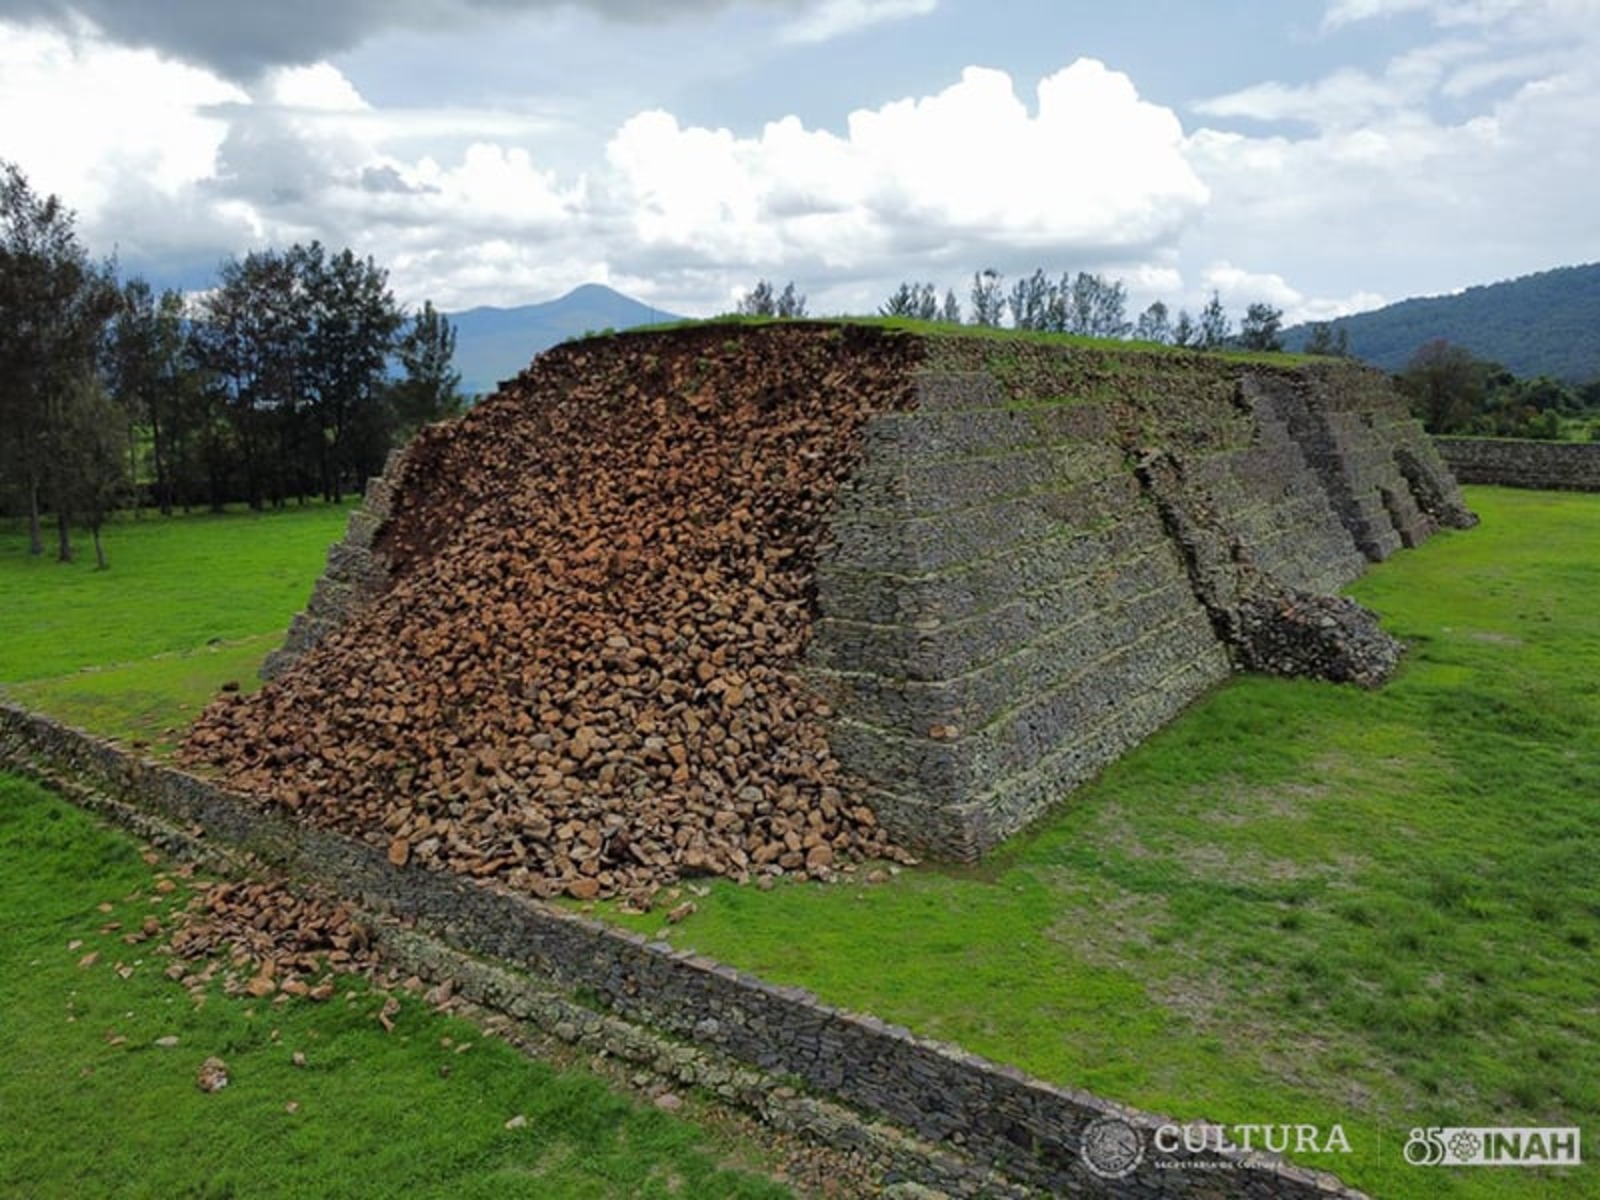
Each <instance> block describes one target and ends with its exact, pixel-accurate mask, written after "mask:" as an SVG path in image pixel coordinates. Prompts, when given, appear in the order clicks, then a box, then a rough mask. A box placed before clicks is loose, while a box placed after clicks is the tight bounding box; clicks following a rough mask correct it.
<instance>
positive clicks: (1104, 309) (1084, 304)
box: [1062, 271, 1132, 338]
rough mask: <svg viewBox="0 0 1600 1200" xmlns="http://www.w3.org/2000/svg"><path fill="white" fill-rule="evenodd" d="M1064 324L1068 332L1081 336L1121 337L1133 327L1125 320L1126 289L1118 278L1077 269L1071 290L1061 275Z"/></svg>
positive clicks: (1126, 308) (1125, 335) (1126, 307)
mask: <svg viewBox="0 0 1600 1200" xmlns="http://www.w3.org/2000/svg"><path fill="white" fill-rule="evenodd" d="M1062 285H1063V286H1062V291H1063V292H1064V293H1065V296H1064V299H1065V309H1066V313H1065V325H1064V328H1065V329H1066V331H1067V332H1068V333H1076V334H1079V335H1081V336H1083V337H1096V338H1122V337H1127V336H1128V331H1129V330H1130V329H1131V328H1132V326H1130V325H1129V324H1128V320H1127V310H1128V291H1127V289H1126V288H1125V287H1123V285H1122V283H1121V281H1120V280H1119V281H1117V282H1112V281H1110V280H1107V279H1105V278H1104V277H1103V276H1100V275H1093V274H1089V273H1088V272H1085V271H1079V272H1078V274H1077V277H1076V278H1075V279H1073V281H1072V285H1071V288H1070V290H1069V289H1068V288H1067V287H1066V280H1065V278H1064V277H1063V280H1062Z"/></svg>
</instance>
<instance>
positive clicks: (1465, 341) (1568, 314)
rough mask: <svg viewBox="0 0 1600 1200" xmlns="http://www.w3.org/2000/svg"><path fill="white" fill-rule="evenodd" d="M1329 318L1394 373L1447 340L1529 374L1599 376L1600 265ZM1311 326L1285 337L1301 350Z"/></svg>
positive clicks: (1365, 354)
mask: <svg viewBox="0 0 1600 1200" xmlns="http://www.w3.org/2000/svg"><path fill="white" fill-rule="evenodd" d="M1330 324H1331V325H1332V326H1333V328H1334V329H1335V330H1336V331H1337V330H1338V329H1341V328H1342V329H1344V330H1345V331H1346V333H1347V334H1348V336H1349V339H1350V351H1351V353H1353V354H1354V355H1356V357H1358V358H1361V359H1363V360H1365V361H1366V362H1369V363H1372V364H1373V365H1374V366H1378V367H1382V368H1384V369H1385V370H1388V371H1399V370H1403V369H1404V367H1405V365H1406V363H1407V361H1408V360H1409V359H1410V358H1411V356H1412V355H1413V354H1414V353H1416V350H1417V347H1419V346H1421V345H1423V344H1424V343H1425V342H1429V341H1432V340H1433V339H1434V338H1444V339H1445V340H1446V341H1448V342H1451V343H1453V344H1454V345H1457V346H1464V347H1465V348H1466V349H1468V350H1470V351H1471V352H1472V353H1473V354H1474V355H1475V356H1477V357H1478V358H1482V359H1487V360H1489V361H1491V362H1497V363H1500V364H1501V365H1502V366H1504V367H1506V368H1507V369H1509V370H1510V371H1511V372H1512V373H1513V374H1514V375H1517V376H1520V377H1523V378H1532V377H1533V376H1537V375H1549V376H1552V377H1553V378H1556V379H1560V380H1563V381H1564V382H1567V383H1573V384H1581V383H1588V382H1589V381H1590V380H1593V379H1600V263H1590V264H1587V265H1585V266H1576V267H1557V268H1556V269H1554V270H1551V271H1541V272H1539V273H1538V274H1536V275H1524V276H1522V277H1520V278H1518V279H1509V280H1506V281H1504V282H1502V283H1491V284H1485V285H1483V286H1480V287H1470V288H1468V289H1466V291H1464V292H1460V293H1458V294H1456V295H1453V296H1427V297H1420V298H1417V299H1414V300H1401V301H1400V302H1399V303H1396V304H1390V305H1388V306H1387V307H1384V308H1379V309H1374V310H1373V311H1372V312H1364V313H1356V314H1354V315H1352V316H1348V317H1340V318H1339V319H1338V320H1335V321H1332V322H1330ZM1309 332H1310V327H1309V326H1306V325H1297V326H1295V327H1294V328H1292V329H1288V330H1286V331H1285V332H1284V343H1285V345H1286V346H1287V347H1288V348H1289V349H1291V350H1299V349H1300V348H1301V347H1302V346H1304V345H1305V340H1306V337H1307V336H1308V335H1309Z"/></svg>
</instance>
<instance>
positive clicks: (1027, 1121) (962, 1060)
mask: <svg viewBox="0 0 1600 1200" xmlns="http://www.w3.org/2000/svg"><path fill="white" fill-rule="evenodd" d="M0 764H5V765H6V766H7V767H8V768H10V769H16V770H21V771H23V772H25V773H28V774H32V775H34V776H35V777H38V778H42V779H45V780H47V781H53V782H56V783H57V784H59V785H63V786H65V787H67V788H68V789H69V790H73V791H77V792H78V793H79V798H80V799H84V798H85V796H86V794H87V793H92V794H93V797H94V798H95V799H94V802H96V803H99V804H102V805H106V806H110V807H118V806H126V807H127V809H129V810H131V813H132V814H147V815H153V816H154V817H155V818H157V819H158V820H160V821H162V822H166V823H170V824H171V825H174V826H176V827H177V829H178V830H182V831H186V832H185V833H184V835H183V836H186V837H189V838H196V837H198V838H201V839H203V840H204V841H206V842H214V843H220V844H222V845H224V846H228V847H237V848H240V849H242V850H244V851H247V852H248V853H249V854H250V855H252V856H253V857H254V858H255V859H256V860H257V861H259V862H261V863H264V864H266V865H268V866H270V867H272V868H274V869H276V870H280V871H283V872H285V873H286V874H288V875H290V876H291V877H296V878H309V879H313V880H316V881H318V882H319V883H321V884H323V885H325V886H328V887H331V888H332V889H333V890H334V891H335V892H336V893H337V894H339V895H341V896H343V897H345V898H348V899H349V900H351V901H353V902H355V903H358V904H360V905H362V906H363V907H365V908H367V909H369V910H374V911H378V912H382V913H386V914H389V915H392V916H397V917H402V918H407V919H409V920H411V921H414V922H415V923H416V926H417V928H418V930H419V931H422V932H426V933H428V934H431V935H433V936H435V937H437V938H438V939H440V940H441V941H443V942H445V943H446V944H448V945H450V946H453V947H456V948H459V949H461V950H464V951H468V952H471V953H473V954H479V955H487V956H490V957H492V958H494V959H497V960H499V961H500V962H502V963H504V964H508V965H509V966H511V967H513V968H516V969H517V970H519V971H523V972H528V973H531V974H532V975H534V976H537V977H538V978H539V979H542V980H544V981H548V982H551V983H554V984H556V985H559V986H560V987H562V988H565V989H568V990H569V991H572V992H576V993H579V994H582V995H585V996H588V997H590V998H591V999H592V1001H593V1002H594V1003H595V1004H596V1005H598V1006H599V1007H600V1009H601V1010H603V1011H605V1012H608V1013H610V1014H612V1015H614V1016H616V1017H620V1018H624V1019H626V1020H627V1021H629V1022H636V1023H638V1024H640V1025H643V1026H647V1027H649V1028H652V1029H655V1030H658V1031H661V1032H663V1033H665V1034H667V1035H669V1036H671V1037H674V1038H676V1039H679V1040H680V1041H681V1042H682V1043H683V1044H684V1045H685V1046H687V1047H697V1048H701V1049H705V1050H708V1051H713V1052H715V1053H717V1054H719V1055H723V1056H726V1057H727V1058H728V1059H731V1060H734V1061H735V1062H738V1063H743V1064H746V1065H748V1066H750V1067H753V1068H757V1069H758V1070H759V1071H761V1072H764V1073H765V1074H766V1075H767V1076H768V1077H787V1079H788V1080H789V1081H791V1082H792V1081H799V1082H800V1083H802V1084H803V1085H804V1087H805V1088H807V1089H810V1090H812V1091H814V1092H816V1093H820V1094H821V1095H823V1096H826V1097H829V1098H831V1099H833V1100H835V1101H838V1102H842V1103H843V1104H845V1105H847V1106H849V1107H851V1108H854V1109H856V1110H859V1111H861V1112H863V1113H866V1114H868V1115H869V1116H870V1117H872V1118H873V1119H881V1120H887V1121H889V1122H892V1123H893V1124H894V1125H896V1126H898V1127H899V1128H901V1129H904V1130H907V1131H909V1132H910V1133H912V1134H914V1135H915V1136H916V1138H918V1139H920V1140H921V1141H922V1142H923V1143H925V1144H928V1145H930V1146H931V1147H933V1148H934V1154H933V1156H932V1157H931V1158H928V1159H926V1161H929V1162H932V1163H933V1164H934V1165H935V1166H936V1167H937V1169H938V1176H937V1179H936V1180H933V1181H934V1182H936V1183H937V1184H938V1185H939V1186H940V1187H941V1188H943V1189H946V1190H948V1191H949V1192H950V1193H952V1194H956V1195H965V1196H995V1195H1015V1194H1018V1192H1019V1191H1029V1192H1032V1193H1034V1194H1038V1193H1043V1194H1046V1195H1056V1196H1062V1195H1065V1196H1103V1197H1129V1198H1139V1200H1151V1198H1155V1197H1167V1196H1171V1197H1186V1198H1193V1200H1198V1198H1221V1197H1245V1198H1262V1200H1265V1198H1269V1197H1271V1198H1286V1200H1302V1198H1304V1200H1312V1198H1314V1197H1320V1198H1324V1200H1326V1198H1327V1197H1337V1196H1357V1195H1359V1193H1356V1192H1353V1191H1351V1190H1349V1189H1347V1188H1345V1187H1344V1186H1343V1185H1342V1184H1340V1182H1339V1181H1338V1180H1337V1179H1336V1178H1334V1177H1333V1176H1330V1175H1328V1174H1326V1173H1322V1172H1316V1171H1310V1170H1306V1169H1303V1168H1300V1167H1297V1166H1293V1165H1291V1164H1289V1163H1286V1162H1284V1161H1282V1160H1280V1159H1275V1158H1273V1157H1272V1156H1270V1155H1262V1154H1258V1153H1255V1154H1245V1153H1242V1152H1236V1151H1220V1152H1211V1151H1204V1152H1199V1153H1195V1154H1185V1158H1186V1159H1188V1160H1190V1161H1191V1162H1194V1163H1199V1164H1200V1166H1198V1167H1194V1168H1191V1169H1186V1170H1174V1169H1164V1168H1162V1167H1161V1166H1159V1165H1158V1164H1157V1163H1156V1162H1155V1161H1154V1160H1153V1159H1151V1158H1149V1157H1146V1158H1145V1160H1144V1161H1143V1162H1142V1163H1141V1164H1140V1165H1139V1166H1138V1167H1137V1168H1135V1169H1134V1170H1132V1171H1131V1173H1129V1174H1127V1175H1126V1176H1124V1177H1122V1178H1118V1179H1104V1178H1101V1177H1100V1176H1099V1175H1097V1174H1095V1173H1092V1172H1090V1171H1089V1170H1088V1169H1087V1168H1086V1167H1085V1166H1084V1164H1083V1162H1082V1161H1081V1159H1080V1156H1079V1148H1080V1144H1081V1140H1082V1137H1083V1134H1084V1131H1085V1129H1086V1128H1087V1127H1088V1126H1089V1124H1090V1123H1091V1122H1093V1121H1096V1120H1099V1119H1101V1118H1106V1117H1115V1118H1119V1119H1121V1120H1123V1121H1125V1122H1127V1123H1128V1124H1129V1125H1130V1126H1131V1127H1132V1128H1134V1129H1135V1130H1138V1131H1140V1132H1141V1134H1142V1135H1143V1136H1144V1139H1145V1142H1146V1144H1149V1139H1150V1135H1151V1133H1152V1132H1153V1130H1154V1129H1155V1128H1157V1127H1158V1126H1159V1125H1162V1124H1165V1123H1167V1122H1166V1120H1165V1119H1164V1118H1160V1117H1157V1116H1154V1115H1152V1114H1149V1113H1143V1112H1139V1111H1136V1110H1130V1109H1126V1108H1123V1107H1121V1106H1118V1105H1115V1104H1112V1103H1110V1102H1107V1101H1105V1100H1102V1099H1100V1098H1098V1097H1096V1096H1093V1095H1090V1094H1089V1093H1086V1092H1080V1091H1076V1090H1073V1089H1069V1088H1063V1087H1057V1086H1054V1085H1051V1084H1048V1083H1044V1082H1042V1081H1040V1080H1037V1079H1033V1078H1030V1077H1028V1076H1026V1075H1024V1074H1023V1073H1021V1072H1020V1071H1017V1070H1014V1069H1012V1068H1009V1067H1004V1066H999V1065H997V1064H995V1063H992V1062H989V1061H987V1060H985V1059H982V1058H979V1057H977V1056H975V1055H971V1054H968V1053H966V1052H965V1051H963V1050H961V1049H960V1048H958V1047H955V1046H951V1045H948V1044H944V1043H940V1042H934V1041H930V1040H928V1039H924V1038H919V1037H916V1036H915V1035H913V1034H911V1033H909V1032H908V1031H906V1030H905V1029H901V1028H898V1027H895V1026H891V1025H886V1024H884V1023H883V1022H881V1021H879V1020H877V1019H875V1018H873V1017H870V1016H863V1015H860V1014H855V1013H850V1012H845V1011H842V1010H840V1009H837V1008H833V1007H831V1006H829V1005H826V1004H823V1003H821V1002H820V1001H819V1000H817V998H816V997H815V996H813V995H811V994H810V993H809V992H806V991H804V990H801V989H798V988H791V987H777V986H773V985H771V984H768V983H765V982H763V981H762V980H760V979H757V978H754V977H753V976H750V975H747V974H743V973H741V972H739V971H736V970H734V969H733V968H731V967H727V966H724V965H722V964H720V963H717V962H714V961H711V960H709V959H706V958H702V957H698V956H695V955H692V954H688V953H684V952H681V951H675V950H674V949H673V948H672V947H671V946H669V945H666V944H664V943H660V942H651V941H648V940H647V939H645V938H642V937H639V936H637V935H635V934H630V933H626V932H622V931H618V930H615V929H612V928H609V927H607V926H605V925H602V924H600V923H598V922H595V921H591V920H588V919H586V918H583V917H581V916H576V915H573V914H571V913H568V912H565V911H562V910H560V909H558V908H553V907H551V906H548V905H545V904H542V903H540V902H538V901H534V900H530V899H528V898H526V897H523V896H519V895H514V894H511V893H509V892H506V891H503V890H500V889H498V888H495V887H493V886H491V885H487V884H485V883H482V882H474V881H471V880H469V879H467V878H465V877H463V876H460V875H456V874H454V873H451V872H449V871H443V870H429V869H425V868H417V867H409V868H401V867H395V866H394V865H392V864H391V863H389V862H388V861H386V859H385V858H384V856H383V855H382V854H381V853H379V852H378V851H376V850H374V849H373V848H371V847H368V846H364V845H362V844H360V843H358V842H355V841H352V840H349V839H346V838H344V837H341V836H339V835H337V834H333V833H328V832H326V831H323V830H319V829H316V828H313V827H310V826H306V825H299V824H295V823H293V822H291V821H290V820H288V819H286V818H285V817H282V816H279V815H277V814H273V813H269V812H265V811H263V810H262V809H260V808H259V807H257V806H255V805H254V804H252V803H251V802H249V801H248V800H247V799H246V798H244V797H240V796H234V795H231V794H229V793H227V792H225V791H223V790H222V789H220V788H219V787H217V786H215V785H213V784H211V783H208V782H206V781H204V780H201V779H198V778H196V777H194V776H191V775H188V774H185V773H183V772H180V771H176V770H172V769H170V768H167V767H164V766H161V765H159V764H157V763H154V762H152V761H150V760H141V759H136V758H133V757H131V756H129V755H127V754H125V753H124V752H122V751H120V750H118V749H117V748H115V747H112V746H109V745H106V744H105V743H102V742H99V741H96V740H95V739H93V738H90V737H88V736H87V735H84V734H82V733H79V732H77V731H74V730H70V729H65V728H63V727H61V726H59V725H57V724H55V723H53V722H51V721H49V720H47V719H44V718H41V717H38V716H34V715H31V714H28V713H25V712H23V711H21V710H19V709H16V708H12V707H9V706H0ZM124 819H130V818H129V816H128V815H127V814H125V815H124ZM131 819H132V820H134V821H136V822H137V821H138V820H139V818H138V816H137V815H134V816H132V817H131ZM147 828H148V827H147ZM491 998H492V997H491ZM564 1011H567V1012H571V1011H572V1010H571V1008H570V1005H569V1006H566V1007H565V1009H564ZM962 1164H965V1165H964V1166H962Z"/></svg>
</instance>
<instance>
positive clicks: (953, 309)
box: [939, 288, 961, 325]
mask: <svg viewBox="0 0 1600 1200" xmlns="http://www.w3.org/2000/svg"><path fill="white" fill-rule="evenodd" d="M939 319H940V320H941V321H944V322H946V323H947V324H950V325H959V324H961V301H959V300H957V299H956V290H955V288H949V289H947V290H946V291H945V294H944V307H943V308H941V309H940V310H939Z"/></svg>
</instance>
